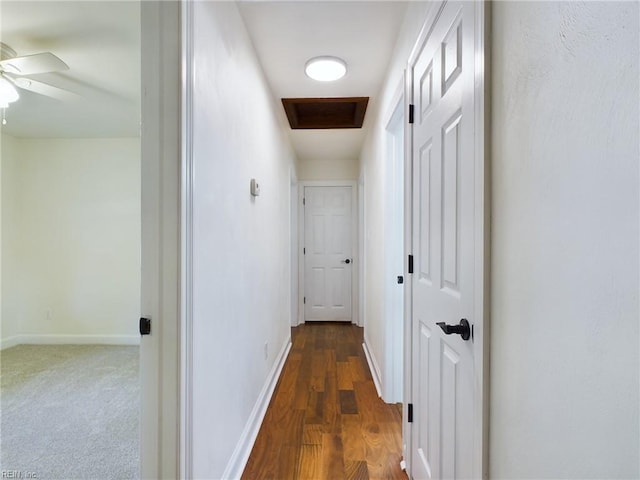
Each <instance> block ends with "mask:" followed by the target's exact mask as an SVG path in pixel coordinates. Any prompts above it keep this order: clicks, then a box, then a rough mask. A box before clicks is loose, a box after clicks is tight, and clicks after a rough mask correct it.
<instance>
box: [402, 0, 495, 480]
mask: <svg viewBox="0 0 640 480" xmlns="http://www.w3.org/2000/svg"><path fill="white" fill-rule="evenodd" d="M446 1H447V0H441V1H438V2H434V4H433V5H432V6H431V8H430V9H429V11H428V13H427V18H426V19H425V22H424V24H423V26H422V29H421V30H420V34H419V35H418V38H417V40H416V42H415V44H414V47H413V50H412V52H411V55H410V56H409V61H408V64H407V70H406V75H405V77H406V90H405V98H406V99H407V108H408V105H409V104H413V103H414V98H413V68H414V66H415V63H416V61H417V59H418V56H419V54H420V52H421V49H422V46H423V45H424V43H425V41H426V39H427V37H428V36H429V35H430V33H431V27H432V26H433V24H434V23H435V22H436V20H437V15H438V14H439V12H440V11H441V6H442V5H443V4H444V3H446ZM474 7H475V9H476V15H475V18H476V25H475V32H476V38H475V56H476V58H478V59H480V61H477V62H475V71H474V79H475V81H474V96H475V98H476V101H475V112H474V122H475V129H474V145H475V152H476V155H477V157H476V158H477V159H479V161H480V163H481V165H483V166H484V169H483V170H480V169H477V170H476V173H475V184H476V188H475V192H476V193H475V194H476V198H475V218H478V219H480V218H481V219H484V228H483V229H478V228H474V232H475V235H476V238H475V239H474V242H475V255H474V258H475V273H474V284H475V286H476V288H475V298H474V318H476V319H483V321H482V322H477V323H475V325H476V328H475V329H474V358H475V359H476V362H475V372H474V377H475V378H474V389H475V398H476V402H475V409H476V410H475V412H474V425H473V430H474V434H473V435H474V455H473V456H474V458H473V471H474V478H483V479H485V478H489V351H490V350H489V339H490V338H489V337H490V334H489V332H490V330H489V327H490V310H489V307H490V265H491V263H490V260H491V259H490V246H491V242H490V207H491V189H490V186H491V183H490V182H491V174H490V172H491V170H490V142H489V139H490V138H491V137H490V112H489V109H488V108H486V105H487V104H488V102H489V101H490V97H489V95H490V81H489V78H488V75H489V69H488V66H489V65H490V63H489V53H490V50H489V46H490V43H489V41H490V40H489V39H490V19H491V10H490V9H491V6H490V2H474ZM407 118H408V117H407ZM405 138H406V141H407V143H406V148H405V158H406V161H405V182H406V183H405V201H407V198H409V199H411V198H412V194H413V192H412V177H413V172H412V165H413V158H412V154H413V131H412V127H411V126H410V125H407V131H406V135H405ZM407 195H409V197H407ZM411 201H412V200H408V202H409V204H411ZM405 211H406V212H407V213H408V220H405V221H406V222H407V221H408V223H409V225H412V222H413V212H412V211H411V208H409V210H406V209H405ZM480 230H482V231H480ZM410 238H411V236H409V240H408V241H405V244H406V245H407V247H408V252H409V254H410V253H412V252H413V246H412V244H411V240H410ZM408 283H411V282H408ZM411 301H412V291H411V288H410V287H409V288H406V289H405V307H407V305H408V307H409V308H406V309H405V318H406V320H405V339H407V341H408V343H406V345H409V346H411V345H412V328H411V327H412V317H413V312H412V309H411ZM412 357H413V355H412V352H411V348H410V347H409V348H406V349H405V368H404V375H405V377H404V378H405V394H406V397H405V398H406V400H405V402H406V403H413V392H412V391H411V385H410V384H411V376H412V375H411V371H412ZM478 359H481V361H478ZM407 383H408V384H409V385H407ZM405 406H406V404H405ZM411 429H412V424H411V423H408V421H407V417H406V415H405V416H404V421H403V440H404V444H405V456H404V459H405V461H407V473H408V474H409V476H410V477H411V467H412V466H411V463H410V461H411V452H412V445H411V438H412V432H411Z"/></svg>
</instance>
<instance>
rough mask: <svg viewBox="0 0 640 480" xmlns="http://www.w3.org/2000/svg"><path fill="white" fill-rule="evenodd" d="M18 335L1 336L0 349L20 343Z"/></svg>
mask: <svg viewBox="0 0 640 480" xmlns="http://www.w3.org/2000/svg"><path fill="white" fill-rule="evenodd" d="M20 343H21V342H20V335H14V336H13V337H7V338H3V339H2V341H0V350H4V349H5V348H11V347H15V346H16V345H20Z"/></svg>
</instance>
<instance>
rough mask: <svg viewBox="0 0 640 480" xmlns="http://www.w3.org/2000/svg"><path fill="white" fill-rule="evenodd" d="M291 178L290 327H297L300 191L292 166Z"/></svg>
mask: <svg viewBox="0 0 640 480" xmlns="http://www.w3.org/2000/svg"><path fill="white" fill-rule="evenodd" d="M289 174H290V177H291V186H290V190H289V214H290V215H289V216H290V221H291V224H290V228H291V232H290V235H289V237H290V239H291V245H290V248H291V326H292V327H295V326H297V325H298V320H299V318H298V297H299V295H298V293H299V291H300V284H299V283H298V266H299V265H298V258H299V254H298V241H297V238H298V223H299V222H300V217H299V215H298V209H297V208H296V205H298V197H299V194H298V191H299V189H300V187H299V185H298V177H297V176H296V171H295V168H294V167H293V166H292V167H291V169H290V171H289Z"/></svg>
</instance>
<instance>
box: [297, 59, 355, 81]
mask: <svg viewBox="0 0 640 480" xmlns="http://www.w3.org/2000/svg"><path fill="white" fill-rule="evenodd" d="M304 73H306V74H307V76H308V77H309V78H313V79H314V80H317V81H319V82H333V81H335V80H338V79H340V78H342V77H344V76H345V74H346V73H347V64H346V63H345V61H344V60H342V59H341V58H338V57H326V56H325V57H314V58H312V59H311V60H309V61H308V62H307V63H306V64H305V66H304Z"/></svg>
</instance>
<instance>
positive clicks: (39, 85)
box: [4, 75, 81, 101]
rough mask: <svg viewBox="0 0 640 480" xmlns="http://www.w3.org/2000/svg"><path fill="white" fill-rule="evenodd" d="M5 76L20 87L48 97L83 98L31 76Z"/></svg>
mask: <svg viewBox="0 0 640 480" xmlns="http://www.w3.org/2000/svg"><path fill="white" fill-rule="evenodd" d="M4 78H9V79H10V80H11V82H12V83H13V84H14V85H15V86H16V87H18V88H22V89H23V90H28V91H30V92H34V93H39V94H40V95H46V96H47V97H51V98H55V99H56V100H61V101H74V100H79V99H80V98H81V97H80V95H78V94H76V93H73V92H70V91H69V90H64V89H62V88H58V87H54V86H53V85H49V84H48V83H43V82H38V81H37V80H32V79H30V78H11V77H9V76H8V75H7V76H5V77H4Z"/></svg>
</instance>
